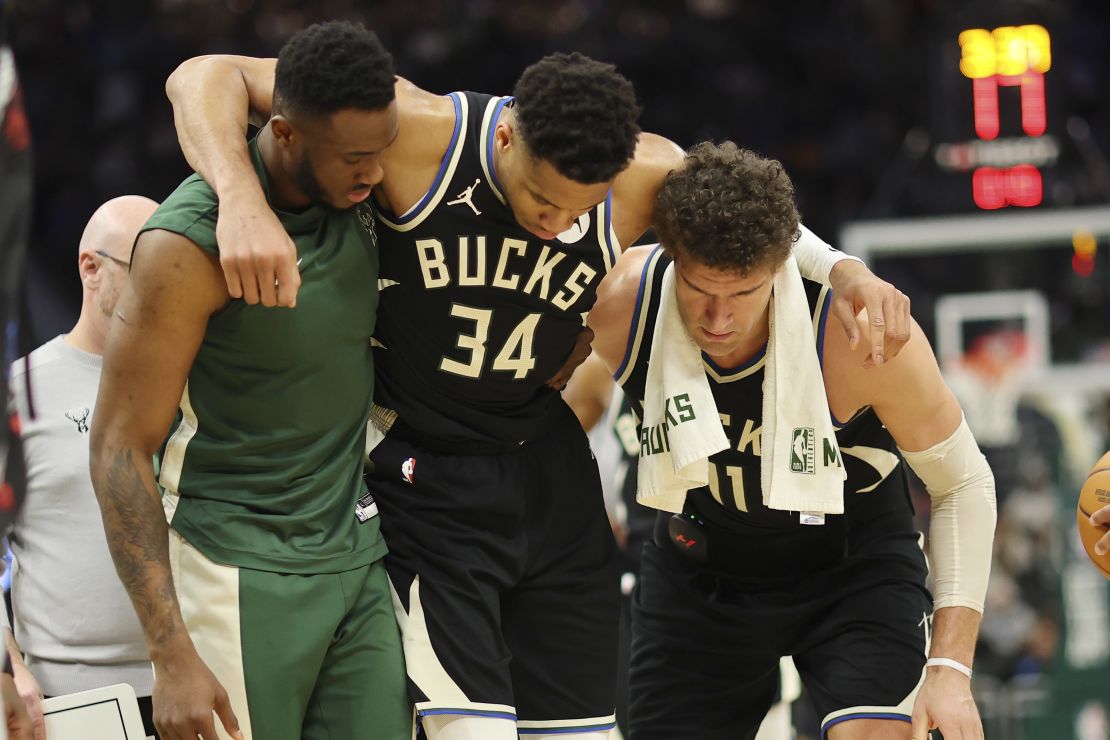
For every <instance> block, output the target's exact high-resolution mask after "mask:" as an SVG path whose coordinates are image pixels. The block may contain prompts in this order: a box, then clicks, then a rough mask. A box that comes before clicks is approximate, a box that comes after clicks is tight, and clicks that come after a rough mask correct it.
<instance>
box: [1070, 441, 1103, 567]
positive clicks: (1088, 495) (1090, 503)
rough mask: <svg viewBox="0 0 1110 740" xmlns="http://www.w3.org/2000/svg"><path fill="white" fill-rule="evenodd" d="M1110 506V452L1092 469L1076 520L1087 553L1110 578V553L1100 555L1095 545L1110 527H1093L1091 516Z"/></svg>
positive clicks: (1080, 493)
mask: <svg viewBox="0 0 1110 740" xmlns="http://www.w3.org/2000/svg"><path fill="white" fill-rule="evenodd" d="M1107 505H1110V452H1107V453H1106V454H1105V455H1103V456H1102V457H1101V458H1099V461H1098V462H1097V463H1095V466H1094V467H1093V468H1091V472H1090V474H1088V475H1087V480H1086V481H1085V482H1084V483H1083V488H1082V489H1081V490H1080V491H1079V506H1078V508H1077V510H1076V519H1077V520H1078V523H1079V539H1080V540H1082V541H1083V549H1084V550H1086V551H1087V555H1089V556H1090V558H1091V562H1093V563H1094V564H1095V565H1096V566H1097V567H1098V569H1099V570H1101V571H1102V575H1104V576H1106V577H1107V578H1110V552H1107V553H1106V554H1105V555H1099V554H1098V553H1097V552H1095V543H1096V542H1098V541H1099V540H1100V539H1102V536H1103V535H1105V534H1106V533H1107V532H1110V527H1107V526H1105V525H1103V526H1101V527H1093V526H1091V521H1090V516H1091V514H1093V513H1094V512H1096V511H1098V510H1099V509H1101V508H1102V507H1103V506H1107Z"/></svg>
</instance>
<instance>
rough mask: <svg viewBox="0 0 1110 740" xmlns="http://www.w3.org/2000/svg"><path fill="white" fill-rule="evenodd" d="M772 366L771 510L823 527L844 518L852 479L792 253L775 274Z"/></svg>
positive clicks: (767, 425) (767, 397) (767, 450)
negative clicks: (827, 518) (833, 517)
mask: <svg viewBox="0 0 1110 740" xmlns="http://www.w3.org/2000/svg"><path fill="white" fill-rule="evenodd" d="M768 316H769V320H770V330H769V338H768V340H767V362H766V364H765V365H764V368H763V433H762V439H761V445H760V447H761V452H762V459H761V461H760V463H761V464H760V470H759V482H760V487H761V488H762V489H763V504H764V505H765V506H766V507H767V508H769V509H778V510H781V511H798V512H801V514H802V522H803V523H806V524H823V523H824V515H825V514H843V513H844V480H845V478H847V474H846V473H845V471H844V466H843V464H842V462H841V456H840V447H839V446H838V445H837V443H836V429H835V428H834V427H833V423H832V415H831V414H830V413H829V399H828V396H827V395H826V394H825V378H824V375H822V373H821V359H820V358H819V357H818V356H817V351H816V347H817V340H816V337H815V336H814V334H813V317H812V316H811V315H810V309H809V301H808V300H807V299H806V291H805V286H804V285H802V275H801V273H800V272H799V271H798V263H797V262H796V261H795V260H794V257H793V255H791V256H790V257H789V258H787V260H786V262H785V263H784V264H783V266H782V267H781V268H780V269H779V271H778V273H776V275H775V284H774V287H773V290H772V292H771V310H770V311H769V312H768Z"/></svg>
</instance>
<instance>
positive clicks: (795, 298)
mask: <svg viewBox="0 0 1110 740" xmlns="http://www.w3.org/2000/svg"><path fill="white" fill-rule="evenodd" d="M674 283H675V277H674V265H673V264H671V265H669V266H668V267H667V271H666V273H665V274H664V276H663V285H662V288H661V291H662V294H661V303H660V308H659V316H658V318H657V319H656V322H655V328H654V332H653V335H652V343H651V356H650V358H649V360H648V371H647V379H646V383H645V388H644V418H643V426H642V432H641V440H642V444H641V452H640V461H639V466H638V470H637V492H636V500H637V501H639V502H640V503H642V504H644V505H646V506H651V507H653V508H656V509H662V510H663V511H671V512H679V511H681V510H682V505H683V503H684V502H685V499H686V492H687V491H688V490H689V489H691V488H698V487H701V486H705V485H707V484H708V482H709V457H710V456H711V455H713V454H715V453H717V452H720V451H721V450H723V449H725V448H727V447H728V445H729V443H728V438H727V437H726V436H725V433H724V428H723V427H722V425H721V421H720V416H719V415H718V413H717V404H716V402H715V401H714V400H713V393H712V391H711V390H710V387H709V380H708V379H707V377H706V375H705V366H704V364H703V361H702V355H701V349H700V348H699V347H698V346H697V345H696V344H695V343H694V341H693V340H692V339H691V338H690V335H689V334H688V333H687V331H686V327H685V325H684V324H683V323H682V319H681V316H680V315H679V312H678V300H677V296H676V294H675V288H674ZM769 316H770V328H769V337H770V339H769V341H768V346H767V360H766V366H765V369H764V386H763V431H762V436H761V445H760V446H761V449H762V457H761V469H760V481H761V483H762V488H763V501H764V504H765V505H766V506H768V507H770V508H772V509H781V510H786V511H798V512H801V520H802V522H804V523H807V524H821V523H823V522H824V515H825V514H839V513H843V511H844V494H843V491H844V479H845V473H844V468H843V466H842V464H841V462H840V461H841V456H840V451H839V448H838V447H837V443H836V436H835V430H834V429H833V425H832V421H831V419H830V415H829V406H828V398H827V397H826V395H825V384H824V379H823V377H822V375H821V366H820V361H819V360H818V358H817V354H816V352H815V351H814V348H815V346H816V342H815V339H814V334H813V325H812V318H811V316H810V311H809V302H808V301H807V300H806V294H805V288H804V287H803V285H802V278H801V274H800V273H799V272H798V266H797V263H796V262H795V260H794V258H793V257H790V258H789V259H788V260H787V261H786V263H785V264H784V265H783V267H782V268H781V269H780V270H779V271H778V273H777V274H776V276H775V282H774V286H773V289H772V298H771V309H770V311H769ZM780 388H783V389H787V390H788V391H789V392H786V393H782V394H780V393H778V389H780ZM776 430H789V431H787V432H786V433H784V434H777V433H776ZM795 445H797V450H796V453H797V454H796V455H795V454H794V453H795V450H794V447H795ZM826 450H827V452H826ZM826 460H828V461H829V463H830V464H829V465H825V462H826Z"/></svg>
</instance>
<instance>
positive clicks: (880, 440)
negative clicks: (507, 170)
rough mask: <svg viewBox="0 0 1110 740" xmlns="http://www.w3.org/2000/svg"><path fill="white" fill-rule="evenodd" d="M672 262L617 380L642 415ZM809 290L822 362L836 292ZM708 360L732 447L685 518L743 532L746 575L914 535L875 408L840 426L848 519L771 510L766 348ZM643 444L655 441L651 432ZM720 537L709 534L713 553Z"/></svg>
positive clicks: (658, 258)
mask: <svg viewBox="0 0 1110 740" xmlns="http://www.w3.org/2000/svg"><path fill="white" fill-rule="evenodd" d="M670 262H671V260H670V258H669V257H667V256H666V255H664V254H663V251H662V249H660V248H656V249H655V250H654V251H653V252H652V254H651V256H650V257H649V258H648V261H647V263H646V265H645V266H644V272H643V275H642V276H641V281H640V290H639V294H638V296H637V305H636V310H635V312H634V314H633V319H632V326H631V331H630V332H629V339H628V347H627V349H626V351H625V357H624V361H623V363H622V365H621V367H620V369H619V370H618V371H617V376H616V378H617V382H618V383H620V384H621V386H622V387H623V388H624V391H625V393H626V394H627V395H628V396H629V397H630V398H631V399H632V400H633V402H634V404H635V408H636V410H637V413H638V415H639V417H640V418H643V400H644V384H645V382H646V378H647V365H648V358H649V357H650V356H651V343H652V338H653V335H654V329H655V321H656V318H657V316H658V312H659V305H660V290H661V286H662V283H663V273H664V272H665V270H666V268H667V266H668V265H669V264H670ZM803 283H804V285H805V289H806V295H807V297H808V299H809V304H810V308H811V313H812V316H813V327H814V335H815V336H816V338H817V353H818V356H819V357H820V356H821V351H822V347H823V344H824V335H825V323H826V319H827V315H828V309H829V298H830V295H829V290H828V288H826V287H825V286H823V285H820V284H819V283H814V282H811V281H809V280H804V279H803ZM702 358H703V362H704V367H705V374H706V376H707V377H708V379H709V385H710V388H711V390H712V392H713V398H714V400H715V401H716V403H717V410H718V413H719V414H720V417H721V423H722V424H723V425H724V430H725V434H726V435H727V437H728V440H729V444H730V446H729V448H728V449H726V450H724V451H722V452H719V453H717V454H715V455H713V456H712V457H710V458H709V462H710V471H709V486H708V487H706V488H698V489H694V490H691V491H690V492H689V493H688V494H687V497H686V508H685V511H686V512H687V513H688V514H692V515H693V516H694V517H695V519H696V520H698V521H700V522H701V524H702V525H703V526H708V527H711V528H714V529H718V530H724V531H726V532H728V533H731V535H736V536H729V537H727V539H728V540H729V544H728V547H729V561H730V563H732V564H733V565H735V567H736V568H737V569H738V571H739V572H738V573H737V574H738V575H751V576H757V577H768V578H776V577H785V576H796V575H798V574H801V573H806V572H811V571H813V570H817V569H820V568H822V567H825V566H828V565H830V564H831V563H833V562H836V561H837V560H839V559H840V558H842V557H844V556H846V555H848V554H851V553H852V552H853V551H858V550H859V548H862V547H866V546H867V544H868V543H871V542H874V541H875V540H876V539H881V538H884V537H886V536H888V535H904V534H905V533H907V532H910V531H912V528H913V504H912V502H911V500H910V497H909V491H908V487H907V483H906V477H905V471H904V469H903V468H902V465H901V458H900V457H899V455H898V452H897V449H896V447H895V444H894V440H893V439H892V438H891V436H890V434H889V433H888V432H887V431H886V429H885V428H884V427H883V425H882V423H881V422H880V421H879V418H878V417H877V416H876V415H875V413H874V412H873V411H871V410H870V409H864V410H862V411H861V412H859V413H858V414H856V415H855V416H854V417H853V418H852V419H850V420H848V421H847V422H843V423H842V422H840V421H839V420H837V419H835V418H834V419H833V422H834V424H835V425H836V427H837V432H836V438H837V443H838V444H839V446H840V453H841V455H842V457H843V460H844V466H845V470H846V472H847V476H848V477H847V480H846V481H845V489H844V496H845V501H844V511H845V513H844V514H843V515H836V516H826V522H825V524H823V525H805V524H802V523H801V522H800V518H799V515H798V513H797V512H788V511H778V510H774V509H769V508H767V507H766V506H765V505H764V504H763V494H762V488H761V484H760V468H759V465H760V457H761V431H762V427H763V370H764V359H765V357H764V351H763V350H761V351H760V352H759V354H758V355H756V356H755V357H753V358H751V359H750V360H749V361H748V362H747V363H745V364H744V365H742V366H741V367H736V368H723V367H719V366H718V365H716V364H715V363H714V362H713V360H712V359H711V358H710V357H709V356H708V355H705V354H704V353H703V355H702ZM641 442H642V444H650V440H648V439H643V435H642V434H641ZM660 525H661V526H662V527H663V531H666V530H665V522H664V521H662V520H661V522H660ZM656 539H657V540H658V539H659V534H658V532H657V537H656ZM713 539H714V538H713V536H712V535H711V536H709V537H708V541H709V543H710V550H712V547H713V544H714V543H713ZM720 539H721V538H718V540H720Z"/></svg>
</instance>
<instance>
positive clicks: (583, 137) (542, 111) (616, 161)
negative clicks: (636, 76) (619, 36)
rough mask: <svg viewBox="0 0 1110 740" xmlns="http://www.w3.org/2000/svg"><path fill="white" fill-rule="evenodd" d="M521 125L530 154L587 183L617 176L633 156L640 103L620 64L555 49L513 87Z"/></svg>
mask: <svg viewBox="0 0 1110 740" xmlns="http://www.w3.org/2000/svg"><path fill="white" fill-rule="evenodd" d="M513 96H514V97H515V98H516V100H515V102H514V103H513V111H514V115H515V118H516V126H517V129H518V131H519V132H520V135H521V136H522V137H523V139H524V143H525V144H526V145H527V147H528V149H529V151H531V153H532V154H533V155H534V156H536V157H538V158H540V159H543V160H545V161H547V162H550V163H551V164H552V165H553V166H554V167H555V169H556V170H558V172H559V174H561V175H563V176H564V177H568V178H570V179H571V180H574V181H575V182H578V183H582V184H585V185H592V184H594V183H599V182H605V181H607V180H612V179H613V178H614V177H616V176H617V174H618V173H620V172H621V170H623V169H624V168H625V167H627V166H628V163H629V162H631V161H632V155H633V154H634V153H635V151H636V139H637V138H638V137H639V135H640V126H639V125H638V124H637V123H636V117H637V116H639V114H640V107H639V106H638V105H636V94H635V92H634V91H633V90H632V83H631V82H629V81H628V80H627V79H625V78H624V77H623V76H621V75H620V74H619V73H618V72H617V69H616V67H614V66H613V65H611V64H603V63H602V62H598V61H594V60H593V59H590V58H589V57H587V56H583V55H582V54H579V53H578V52H575V53H573V54H550V55H548V56H546V57H544V58H543V59H541V60H540V61H538V62H536V63H535V64H533V65H532V66H530V67H528V69H526V70H524V74H522V75H521V76H520V79H519V80H517V83H516V86H515V87H514V88H513Z"/></svg>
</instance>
